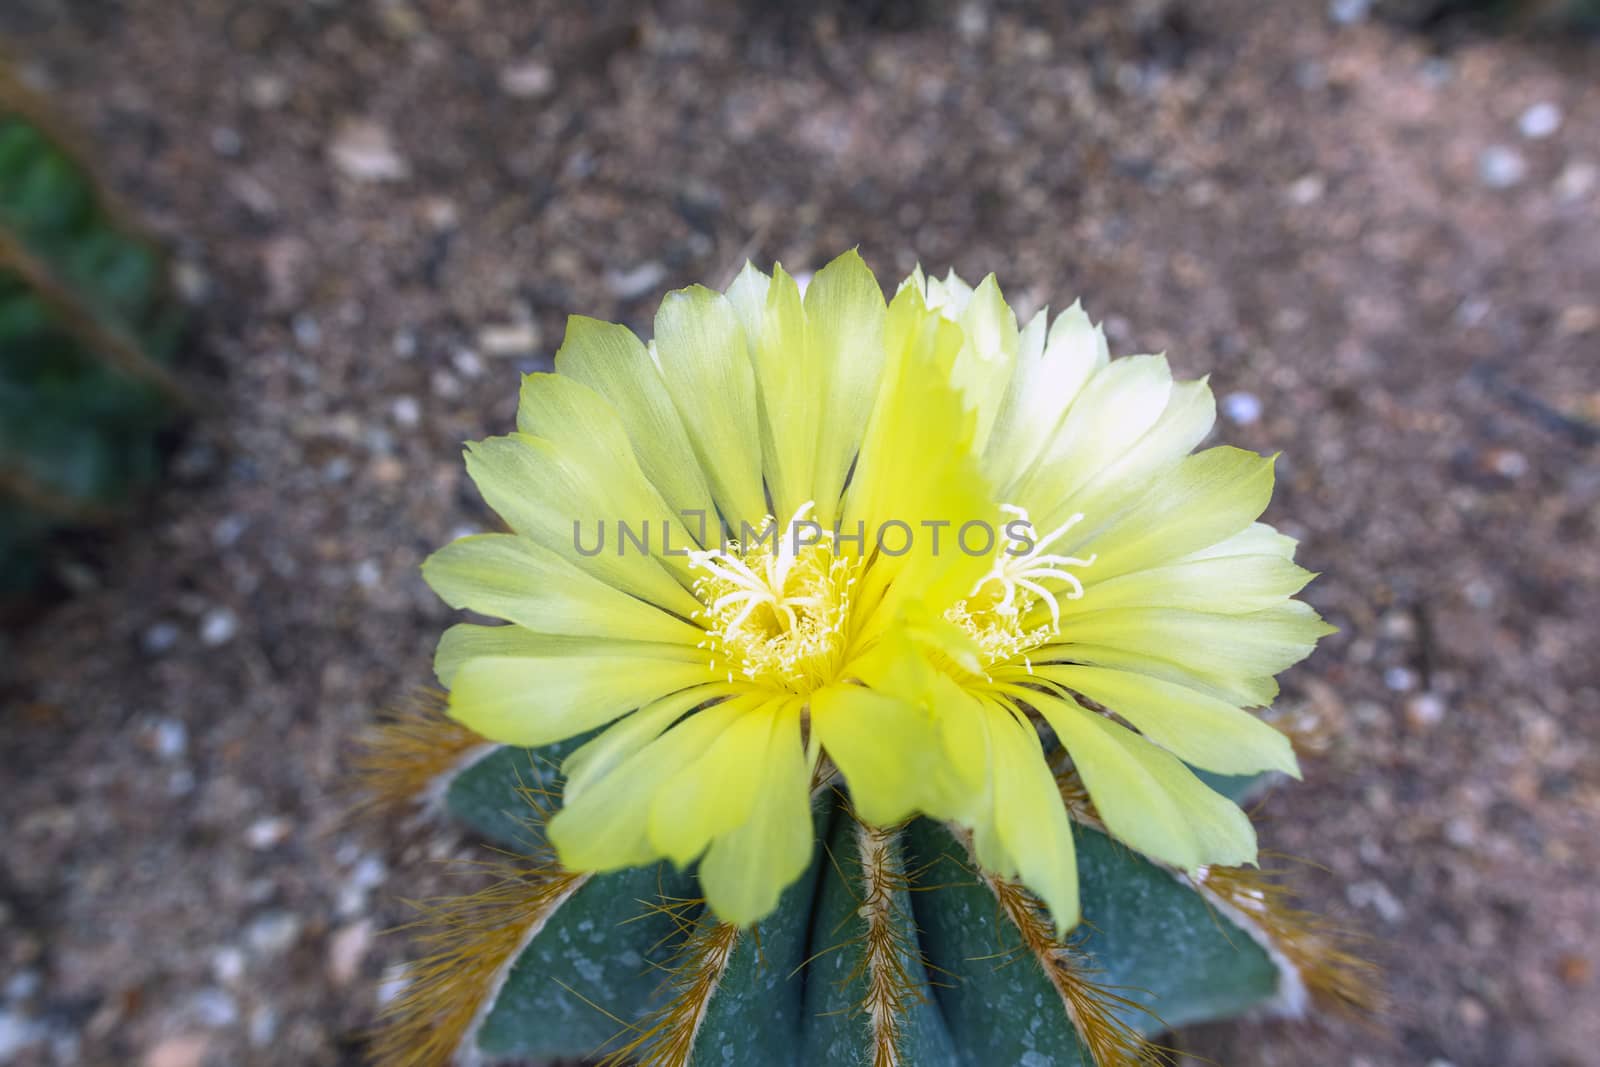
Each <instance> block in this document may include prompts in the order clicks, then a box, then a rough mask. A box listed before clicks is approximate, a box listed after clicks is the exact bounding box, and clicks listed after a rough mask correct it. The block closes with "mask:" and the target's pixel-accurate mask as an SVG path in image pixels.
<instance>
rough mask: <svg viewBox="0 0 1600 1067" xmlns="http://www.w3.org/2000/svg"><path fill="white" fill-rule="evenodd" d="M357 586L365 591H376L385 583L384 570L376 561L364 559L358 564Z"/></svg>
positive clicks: (356, 573)
mask: <svg viewBox="0 0 1600 1067" xmlns="http://www.w3.org/2000/svg"><path fill="white" fill-rule="evenodd" d="M355 578H356V584H357V585H359V586H360V587H361V588H363V589H375V588H377V586H378V583H379V582H381V581H383V568H382V567H380V566H379V565H378V561H377V560H375V559H364V560H362V561H361V562H360V563H357V564H356V572H355Z"/></svg>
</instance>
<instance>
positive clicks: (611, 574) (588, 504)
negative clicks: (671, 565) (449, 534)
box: [467, 434, 700, 618]
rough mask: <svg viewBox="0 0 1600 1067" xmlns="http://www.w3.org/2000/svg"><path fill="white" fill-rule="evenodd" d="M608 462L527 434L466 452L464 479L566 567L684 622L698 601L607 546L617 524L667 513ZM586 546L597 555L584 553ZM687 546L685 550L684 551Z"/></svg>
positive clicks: (648, 559)
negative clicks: (561, 558) (568, 562)
mask: <svg viewBox="0 0 1600 1067" xmlns="http://www.w3.org/2000/svg"><path fill="white" fill-rule="evenodd" d="M612 458H613V457H610V456H607V455H603V454H599V453H595V452H591V451H587V450H576V449H570V448H567V449H564V448H562V447H560V446H559V445H556V444H555V443H553V442H550V441H547V440H545V439H543V438H540V437H529V436H528V435H526V434H514V435H512V436H509V437H491V438H489V439H488V440H485V441H477V442H474V443H472V444H469V445H468V446H467V472H468V473H469V474H470V475H471V476H472V480H473V481H474V482H476V483H477V486H478V491H479V492H480V493H482V494H483V499H484V501H485V502H486V503H487V504H488V505H489V506H490V507H491V508H493V509H494V510H495V512H496V513H498V514H499V515H500V517H501V518H503V519H505V520H506V523H507V524H508V525H510V527H511V528H512V529H513V530H515V531H516V532H517V533H519V534H522V535H523V536H524V537H527V538H528V539H529V540H531V541H533V542H535V543H536V544H539V545H542V546H544V547H545V548H547V549H550V550H551V551H553V552H556V553H558V554H560V555H562V556H565V557H567V558H568V559H570V560H572V562H573V563H574V564H576V565H577V566H579V567H581V568H582V569H584V570H586V571H588V572H589V573H590V574H593V575H594V576H595V577H596V578H599V579H600V580H601V581H603V582H605V583H607V584H608V585H613V586H615V587H617V588H618V589H621V590H622V591H623V592H625V593H629V594H632V595H633V596H636V597H638V598H640V599H641V600H648V601H649V602H650V603H652V604H658V605H660V606H661V607H663V608H666V609H667V610H668V611H672V612H674V613H676V614H678V615H682V616H684V617H686V618H687V617H689V616H692V615H694V614H695V613H696V612H697V611H699V610H700V602H699V601H698V600H696V599H695V598H694V596H693V595H691V594H690V593H689V591H688V590H687V589H685V588H684V587H683V585H682V584H681V583H680V582H679V581H678V580H677V579H676V578H674V577H673V575H672V574H671V573H670V572H668V571H667V570H666V569H665V568H664V567H663V566H662V564H661V563H660V562H659V561H658V560H657V559H656V558H655V557H654V556H653V555H652V554H647V553H644V552H640V551H632V550H630V551H620V550H619V549H620V547H621V545H620V541H618V543H617V545H616V547H615V548H611V547H605V546H604V545H601V544H600V541H599V539H600V538H601V537H603V536H604V531H607V530H609V531H612V533H613V534H615V531H616V529H617V525H616V524H617V523H618V522H619V521H627V522H634V521H649V522H650V523H651V524H652V525H651V527H650V528H651V529H653V530H659V526H658V525H656V523H657V522H659V520H660V519H661V518H663V517H664V516H665V515H666V514H667V513H668V509H667V507H666V504H665V502H664V501H662V500H661V498H660V494H659V493H656V492H655V491H654V489H653V488H651V487H650V486H649V484H648V483H647V482H645V481H644V475H643V474H642V473H638V471H637V468H635V473H637V474H638V478H637V480H632V479H629V478H627V477H625V475H624V473H623V472H621V471H619V470H618V469H617V468H616V466H615V464H614V463H613V462H612ZM590 539H595V543H596V544H597V546H599V547H597V549H596V550H595V551H593V552H592V553H591V552H589V551H588V545H589V542H590ZM685 547H686V546H685Z"/></svg>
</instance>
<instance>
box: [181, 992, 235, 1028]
mask: <svg viewBox="0 0 1600 1067" xmlns="http://www.w3.org/2000/svg"><path fill="white" fill-rule="evenodd" d="M188 1014H189V1016H190V1017H191V1018H193V1019H194V1021H195V1022H197V1023H199V1024H200V1025H201V1026H209V1027H211V1028H212V1029H217V1030H220V1029H222V1028H223V1027H225V1026H232V1025H233V1024H234V1023H236V1022H238V1021H239V1005H238V1004H237V1003H236V1002H235V1001H234V999H233V998H232V997H230V996H229V995H228V994H226V993H224V992H223V991H222V990H220V989H202V990H200V992H198V993H196V994H195V995H194V996H192V997H190V998H189V1005H188Z"/></svg>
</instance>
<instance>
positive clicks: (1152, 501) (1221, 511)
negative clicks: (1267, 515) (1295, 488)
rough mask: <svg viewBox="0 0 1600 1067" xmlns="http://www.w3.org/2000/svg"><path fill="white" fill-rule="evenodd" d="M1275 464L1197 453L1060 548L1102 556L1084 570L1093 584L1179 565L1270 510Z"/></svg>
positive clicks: (1090, 520)
mask: <svg viewBox="0 0 1600 1067" xmlns="http://www.w3.org/2000/svg"><path fill="white" fill-rule="evenodd" d="M1119 362H1120V361H1119ZM1272 462H1273V461H1272V460H1271V459H1269V458H1266V457H1263V456H1258V455H1256V454H1255V453H1254V452H1246V451H1243V450H1242V449H1237V448H1228V447H1220V448H1208V449H1206V450H1205V451H1204V452H1197V453H1196V454H1194V455H1192V456H1188V457H1186V458H1185V459H1183V460H1182V461H1180V462H1179V463H1178V464H1177V465H1176V466H1174V467H1172V468H1171V469H1170V470H1168V471H1167V472H1165V473H1164V474H1161V475H1159V476H1158V477H1156V478H1153V479H1151V480H1150V481H1149V482H1148V483H1147V484H1146V486H1145V491H1144V495H1143V497H1142V498H1140V499H1139V500H1138V501H1137V502H1135V503H1133V504H1132V505H1131V506H1129V507H1128V508H1126V509H1125V510H1124V511H1122V512H1121V514H1119V515H1117V516H1116V517H1115V518H1114V519H1112V520H1111V521H1110V522H1109V524H1108V523H1106V522H1104V521H1103V517H1102V516H1089V515H1086V516H1085V521H1084V523H1083V524H1082V529H1083V530H1084V531H1085V532H1084V533H1083V534H1082V535H1081V536H1079V535H1078V533H1077V531H1074V535H1073V539H1072V542H1071V543H1070V545H1067V544H1064V545H1063V546H1062V548H1063V549H1067V548H1069V547H1070V550H1071V551H1072V553H1073V554H1075V555H1084V554H1091V553H1092V554H1094V555H1095V556H1096V557H1097V558H1096V559H1095V562H1094V564H1093V565H1092V566H1090V567H1089V568H1087V569H1086V570H1085V572H1084V578H1085V579H1086V580H1088V581H1091V582H1103V581H1107V580H1108V579H1111V578H1114V577H1116V576H1117V575H1120V574H1127V573H1130V572H1132V571H1138V570H1144V569H1145V568H1147V567H1154V566H1158V565H1160V564H1162V563H1168V562H1171V561H1174V560H1177V559H1181V558H1182V557H1184V556H1186V555H1188V554H1189V553H1191V552H1194V551H1196V550H1198V549H1201V548H1204V547H1206V546H1208V545H1213V544H1215V543H1216V542H1218V541H1221V540H1223V539H1224V538H1227V537H1231V536H1233V535H1235V534H1237V533H1239V532H1240V531H1241V530H1243V529H1245V528H1246V527H1247V526H1249V525H1250V524H1251V522H1253V521H1254V520H1255V518H1256V517H1257V516H1258V515H1260V514H1261V512H1262V511H1264V510H1265V509H1266V506H1267V501H1268V500H1269V499H1271V497H1272Z"/></svg>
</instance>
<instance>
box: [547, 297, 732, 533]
mask: <svg viewBox="0 0 1600 1067" xmlns="http://www.w3.org/2000/svg"><path fill="white" fill-rule="evenodd" d="M556 370H557V371H558V372H560V373H561V374H563V375H566V376H568V377H571V378H572V379H574V380H576V381H580V382H582V383H584V384H585V385H587V386H588V387H589V388H591V389H593V390H594V391H595V392H597V393H599V394H600V395H601V396H603V397H605V398H606V400H608V401H609V402H610V403H611V406H612V407H613V408H615V409H616V411H617V414H618V416H619V417H620V418H621V421H622V425H623V426H624V427H625V428H626V429H627V433H628V438H629V440H630V441H631V442H632V443H633V451H634V454H635V455H636V456H638V459H639V465H640V467H641V468H642V469H643V470H644V474H645V477H647V478H649V479H650V481H651V482H652V483H653V484H655V485H656V486H657V487H659V488H660V490H661V495H662V497H664V498H665V499H666V501H667V504H668V505H669V506H670V507H671V508H672V511H673V514H674V516H678V517H681V516H682V515H683V513H684V512H685V511H699V512H702V513H703V514H704V515H705V516H706V519H707V529H708V530H710V529H714V528H715V523H714V521H713V520H714V518H715V514H716V512H715V504H714V503H713V502H712V499H711V487H710V485H709V484H708V483H707V482H706V477H705V473H704V472H703V471H702V470H701V467H700V461H699V459H698V458H697V457H696V456H695V453H694V447H693V446H692V445H691V444H690V443H689V435H688V433H687V431H685V430H684V428H683V419H682V418H681V417H679V415H678V409H677V408H676V407H674V406H673V404H672V398H671V397H670V396H668V395H667V387H666V385H665V384H664V383H663V382H662V381H661V373H660V371H658V370H657V369H656V365H655V363H654V362H652V361H651V359H650V353H649V351H648V350H647V349H646V348H645V346H644V344H643V342H641V341H640V340H639V339H638V338H637V337H635V336H634V335H633V331H631V330H629V329H628V328H627V327H625V326H617V325H614V324H612V323H609V322H600V321H599V320H597V319H588V318H583V317H582V316H578V315H574V316H573V317H572V318H569V319H568V320H567V336H566V340H565V341H563V342H562V345H561V350H560V351H559V352H557V353H556ZM687 525H688V527H689V529H690V530H691V532H694V533H698V532H699V526H698V525H697V524H696V523H695V522H693V521H691V522H689V523H687ZM708 539H709V540H712V541H713V542H715V541H716V540H717V539H716V538H710V537H708ZM701 547H702V548H704V547H708V546H704V545H702V546H701Z"/></svg>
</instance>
